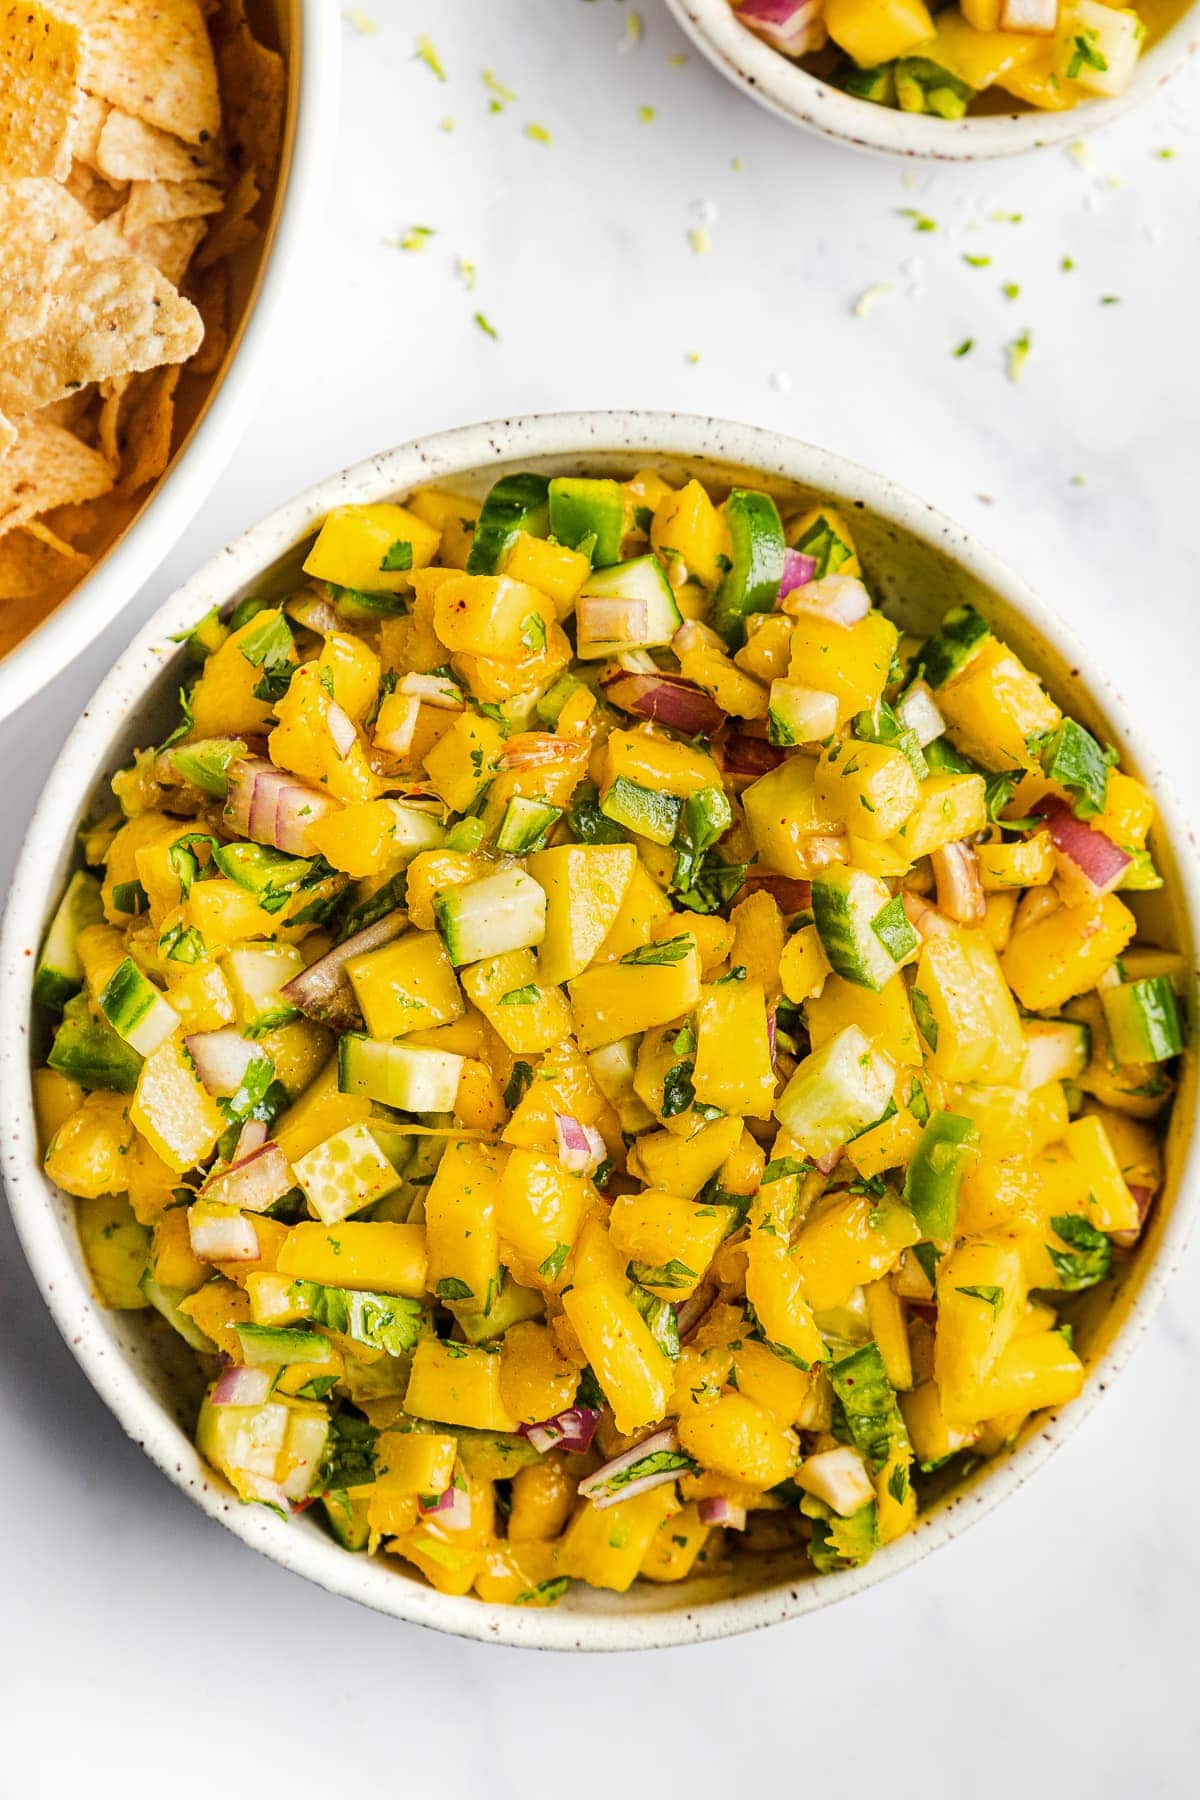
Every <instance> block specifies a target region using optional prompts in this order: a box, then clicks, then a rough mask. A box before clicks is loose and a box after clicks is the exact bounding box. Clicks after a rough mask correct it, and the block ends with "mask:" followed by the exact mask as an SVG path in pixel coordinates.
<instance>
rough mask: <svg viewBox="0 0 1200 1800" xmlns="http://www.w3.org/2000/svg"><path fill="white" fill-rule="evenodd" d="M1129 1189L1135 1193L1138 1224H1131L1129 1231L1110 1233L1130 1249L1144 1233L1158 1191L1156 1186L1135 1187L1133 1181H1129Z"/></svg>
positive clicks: (1115, 1241)
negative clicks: (1148, 1214) (1147, 1216)
mask: <svg viewBox="0 0 1200 1800" xmlns="http://www.w3.org/2000/svg"><path fill="white" fill-rule="evenodd" d="M1129 1191H1130V1193H1131V1194H1132V1195H1133V1200H1134V1205H1135V1206H1136V1207H1137V1210H1138V1222H1137V1224H1136V1225H1134V1226H1131V1227H1130V1228H1129V1229H1128V1230H1127V1231H1113V1232H1110V1233H1109V1236H1110V1237H1111V1238H1112V1241H1113V1243H1114V1244H1117V1245H1119V1246H1120V1248H1121V1249H1122V1250H1128V1249H1130V1248H1131V1247H1132V1246H1133V1245H1134V1244H1136V1243H1137V1241H1138V1239H1139V1237H1140V1236H1141V1235H1142V1227H1143V1225H1144V1224H1145V1223H1146V1215H1147V1213H1148V1212H1149V1211H1150V1208H1151V1207H1152V1206H1153V1204H1154V1195H1155V1192H1156V1190H1155V1189H1154V1188H1148V1187H1135V1186H1134V1184H1133V1183H1132V1182H1130V1183H1129Z"/></svg>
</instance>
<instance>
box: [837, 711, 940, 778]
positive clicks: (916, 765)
mask: <svg viewBox="0 0 1200 1800" xmlns="http://www.w3.org/2000/svg"><path fill="white" fill-rule="evenodd" d="M854 735H855V737H856V738H861V739H862V741H863V742H864V743H866V744H887V745H888V746H889V748H891V749H893V750H899V751H900V752H901V753H902V754H903V755H904V756H905V757H907V759H908V766H909V768H910V769H911V770H912V772H913V774H914V775H915V776H916V778H917V780H918V781H924V779H925V777H926V776H927V775H928V773H929V764H928V763H927V762H926V760H925V755H924V752H923V751H922V749H921V740H920V739H919V738H918V736H917V734H916V732H915V731H912V730H910V729H909V727H908V726H907V725H904V724H902V723H901V721H900V719H899V718H898V717H897V716H896V714H895V713H894V712H893V711H892V708H891V707H890V706H889V705H888V703H887V701H886V700H881V701H880V702H879V704H878V705H877V706H876V707H875V709H874V710H873V711H872V712H860V713H856V714H855V718H854Z"/></svg>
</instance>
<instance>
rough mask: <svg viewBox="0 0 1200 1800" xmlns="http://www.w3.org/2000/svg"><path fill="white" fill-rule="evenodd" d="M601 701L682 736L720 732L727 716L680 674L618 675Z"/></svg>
mask: <svg viewBox="0 0 1200 1800" xmlns="http://www.w3.org/2000/svg"><path fill="white" fill-rule="evenodd" d="M602 685H603V688H604V698H605V699H606V700H607V701H609V702H610V704H611V705H613V706H619V707H620V708H621V710H622V712H629V713H636V714H637V716H638V717H639V718H642V719H653V720H654V721H655V722H656V723H657V724H659V725H666V726H668V727H669V728H670V729H671V730H672V731H681V732H682V733H683V734H684V736H685V737H696V736H697V735H698V734H699V733H701V732H704V733H712V732H714V731H719V730H720V728H721V726H722V725H723V724H724V723H725V717H726V715H725V714H724V713H723V712H722V711H721V708H720V707H719V706H718V705H717V703H716V701H715V700H714V699H713V698H712V697H711V695H709V694H706V693H705V691H704V689H703V688H700V687H697V686H696V684H695V682H693V681H685V680H684V679H683V677H682V676H680V675H658V674H655V675H625V674H622V675H617V676H615V677H610V679H609V680H608V681H606V682H604V683H603V684H602Z"/></svg>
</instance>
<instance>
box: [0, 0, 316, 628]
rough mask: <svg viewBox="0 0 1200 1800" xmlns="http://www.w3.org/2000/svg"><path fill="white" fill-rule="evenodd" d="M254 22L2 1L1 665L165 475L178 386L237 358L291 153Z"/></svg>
mask: <svg viewBox="0 0 1200 1800" xmlns="http://www.w3.org/2000/svg"><path fill="white" fill-rule="evenodd" d="M243 6H244V0H219V4H217V0H214V5H213V7H210V8H206V7H205V6H204V5H202V4H201V0H0V654H3V653H4V652H6V651H8V650H9V649H11V647H12V645H13V644H15V643H16V642H17V641H18V640H19V639H20V638H21V637H23V636H24V635H25V634H26V633H27V632H28V631H29V630H30V629H32V627H33V626H34V625H35V624H36V623H37V622H38V620H39V619H41V618H42V617H43V616H44V615H45V614H46V613H47V612H48V611H49V610H50V608H51V607H52V606H54V605H56V604H57V603H58V602H59V601H60V600H61V599H62V598H63V596H64V595H65V594H66V593H68V592H69V591H70V589H71V588H72V587H74V586H75V584H76V583H77V582H78V581H79V580H80V579H81V578H82V577H83V576H84V575H85V574H86V573H87V570H88V569H89V568H90V567H91V565H92V563H93V562H94V560H95V558H96V557H97V556H98V555H99V554H100V553H101V552H102V551H103V550H104V549H105V548H106V546H107V545H108V544H109V543H111V541H112V539H113V538H114V537H115V536H116V535H117V533H118V532H119V531H120V530H121V529H122V527H123V526H124V525H125V524H127V523H128V521H129V519H130V518H131V517H132V516H133V514H134V513H135V512H136V511H137V510H138V508H139V507H140V506H141V505H142V504H143V502H144V501H145V499H146V497H147V495H148V493H149V491H150V486H151V484H152V483H154V482H155V481H157V480H158V478H159V477H160V476H161V475H162V473H163V471H164V470H165V469H166V467H167V464H168V462H169V460H170V457H171V452H172V441H173V436H174V435H175V433H176V423H177V421H176V401H177V399H178V398H179V397H180V393H179V384H180V378H181V372H186V375H187V377H188V378H189V379H190V377H191V376H192V375H199V376H202V377H207V378H208V379H209V380H211V378H212V376H213V375H214V374H215V372H216V371H217V370H218V369H219V367H220V366H221V364H222V362H223V359H224V355H225V350H226V347H227V343H228V312H229V297H230V296H229V267H230V265H229V259H230V258H231V257H236V256H237V255H238V253H244V252H246V251H247V250H248V249H249V248H250V246H252V245H253V244H254V243H255V240H256V239H257V238H258V237H259V235H260V230H261V225H260V223H258V222H256V220H261V217H262V215H263V214H264V213H266V212H267V211H268V210H269V196H270V194H271V191H272V189H273V185H274V182H275V179H276V176H277V173H278V165H279V156H280V147H281V143H282V137H283V111H284V90H285V71H284V66H283V62H282V59H281V58H280V56H279V55H278V53H277V52H276V51H274V50H271V49H268V48H267V47H266V46H265V45H263V44H262V43H260V42H259V41H258V39H257V38H256V37H255V35H254V33H253V31H252V29H251V26H250V24H249V23H248V21H247V19H246V16H245V13H244V10H243ZM206 11H207V12H210V13H211V16H206ZM185 410H186V411H187V412H190V414H192V415H194V413H195V411H196V401H195V399H194V398H193V400H192V402H191V403H190V405H189V406H188V407H187V408H186V409H185V408H181V411H185Z"/></svg>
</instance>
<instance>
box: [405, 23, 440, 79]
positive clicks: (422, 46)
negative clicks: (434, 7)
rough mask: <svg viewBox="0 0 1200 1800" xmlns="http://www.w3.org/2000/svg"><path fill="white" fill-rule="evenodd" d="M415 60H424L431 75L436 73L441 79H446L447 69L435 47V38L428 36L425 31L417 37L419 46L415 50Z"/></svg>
mask: <svg viewBox="0 0 1200 1800" xmlns="http://www.w3.org/2000/svg"><path fill="white" fill-rule="evenodd" d="M413 61H414V62H423V63H424V64H425V67H426V68H427V69H428V70H429V73H430V74H431V75H436V76H437V78H438V80H439V81H445V79H446V71H445V69H444V68H443V67H442V59H441V57H440V56H439V55H438V53H437V51H436V50H435V49H434V47H433V39H432V38H431V37H427V36H426V35H425V34H424V33H423V32H422V34H421V36H420V37H419V38H418V39H417V47H416V49H415V50H414V51H413Z"/></svg>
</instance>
